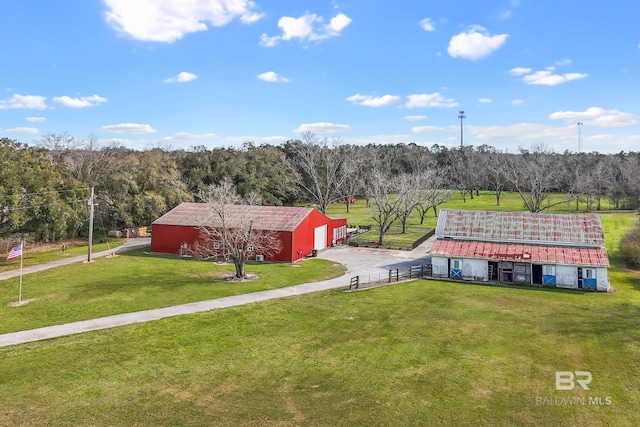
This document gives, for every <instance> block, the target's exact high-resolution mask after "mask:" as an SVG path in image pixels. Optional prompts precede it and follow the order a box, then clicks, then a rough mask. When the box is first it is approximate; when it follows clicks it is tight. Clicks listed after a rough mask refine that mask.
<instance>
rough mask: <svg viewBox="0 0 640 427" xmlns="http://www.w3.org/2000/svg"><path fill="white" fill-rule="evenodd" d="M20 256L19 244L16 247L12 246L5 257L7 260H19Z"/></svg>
mask: <svg viewBox="0 0 640 427" xmlns="http://www.w3.org/2000/svg"><path fill="white" fill-rule="evenodd" d="M21 256H22V244H19V245H18V246H14V247H13V248H11V250H10V251H9V255H7V259H16V258H20V257H21Z"/></svg>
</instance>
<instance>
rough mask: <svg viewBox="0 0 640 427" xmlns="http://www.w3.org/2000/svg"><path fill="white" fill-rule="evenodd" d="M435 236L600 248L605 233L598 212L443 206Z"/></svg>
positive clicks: (440, 237) (439, 237)
mask: <svg viewBox="0 0 640 427" xmlns="http://www.w3.org/2000/svg"><path fill="white" fill-rule="evenodd" d="M440 212H441V214H440V217H439V218H438V225H437V226H436V236H437V238H438V239H453V240H476V241H485V242H508V243H524V244H553V245H560V246H580V247H601V246H602V245H603V244H604V233H603V230H602V223H601V222H600V217H599V216H597V215H559V214H544V213H530V212H498V211H473V210H469V211H467V210H447V209H442V210H441V211H440Z"/></svg>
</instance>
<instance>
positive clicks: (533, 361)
mask: <svg viewBox="0 0 640 427" xmlns="http://www.w3.org/2000/svg"><path fill="white" fill-rule="evenodd" d="M490 197H491V196H481V197H480V198H479V199H476V201H475V202H471V201H469V200H468V201H467V204H466V205H467V206H476V207H474V208H476V209H482V208H490V206H489V205H488V204H489V203H490V202H489V201H490V200H491V199H490ZM483 200H484V202H482V201H483ZM450 203H451V204H452V205H451V206H452V207H453V206H455V203H457V201H455V200H453V201H452V202H450ZM471 203H475V204H471ZM505 204H506V202H505ZM332 208H333V207H332ZM335 208H336V209H343V210H344V206H335ZM352 208H353V207H352ZM331 214H332V215H333V213H332V212H331ZM356 214H358V212H357V211H355V212H354V215H356ZM361 214H362V213H361ZM336 216H339V215H336ZM602 218H603V224H604V227H605V232H606V236H605V237H606V241H607V250H608V252H609V254H610V257H611V261H612V269H611V271H610V278H611V282H612V285H613V287H614V288H615V289H616V292H613V293H609V294H600V293H581V292H575V291H566V290H560V289H538V288H523V287H508V286H485V285H473V284H467V283H454V282H443V281H430V280H419V281H414V282H410V283H404V284H398V285H393V286H386V287H381V288H376V289H373V290H368V291H363V292H351V293H345V292H342V291H340V290H335V291H327V292H319V293H315V294H309V295H305V296H300V297H295V298H288V299H283V300H277V301H269V302H263V303H260V304H252V305H248V306H243V307H236V308H230V309H225V310H217V311H212V312H206V313H199V314H195V315H189V316H182V317H176V318H169V319H164V320H160V321H156V322H151V323H144V324H137V325H131V326H127V327H121V328H117V329H112V330H105V331H99V332H91V333H85V334H82V335H78V336H71V337H65V338H59V339H54V340H49V341H42V342H36V343H30V344H25V345H20V346H14V347H7V348H0V358H2V369H1V370H0V384H1V385H2V386H1V387H0V403H1V405H0V425H33V426H40V425H56V426H78V425H83V426H84V425H92V426H107V425H109V426H110V425H136V426H147V425H148V426H159V425H161V426H201V425H232V426H254V425H271V426H299V425H309V426H324V425H337V426H354V425H371V426H374V425H375V426H398V425H403V426H412V425H415V426H424V425H460V426H465V425H469V426H470V425H473V426H476V425H490V426H502V425H518V426H520V425H531V426H537V425H612V426H613V425H615V426H636V425H640V412H638V410H637V409H638V408H639V407H640V368H638V367H639V366H640V271H630V270H625V269H624V268H623V266H622V265H621V264H620V262H619V260H618V259H617V249H616V247H617V242H618V241H619V239H620V237H621V236H622V234H623V233H624V232H625V231H626V230H629V229H630V228H631V227H633V226H634V224H635V222H636V221H637V218H636V215H635V213H606V214H602ZM350 222H351V221H350ZM434 224H435V223H433V224H431V226H433V225H434ZM114 261H117V262H121V261H122V262H125V261H126V262H127V263H128V264H126V266H127V268H126V269H121V268H118V269H117V270H118V271H119V273H118V274H119V275H120V276H112V278H111V279H109V280H103V281H102V282H97V283H96V285H95V286H94V285H93V284H91V285H88V284H86V283H85V284H84V287H83V286H81V285H80V284H79V283H77V286H78V288H76V290H75V291H74V292H75V293H74V292H71V291H67V292H68V293H69V294H70V295H72V294H73V295H74V298H76V299H77V300H78V301H77V302H74V305H75V306H76V310H80V307H82V305H83V304H89V306H90V305H91V304H94V305H95V304H97V303H98V302H99V301H100V300H109V299H110V298H111V296H112V295H114V297H116V298H115V301H117V302H114V303H112V306H113V307H116V306H117V307H119V306H120V305H124V306H126V305H127V304H128V302H127V301H126V295H127V294H129V293H133V294H134V295H137V296H136V297H135V298H136V299H137V300H138V303H137V304H140V301H141V300H144V299H145V297H144V296H145V295H147V294H149V295H150V298H151V299H152V300H153V299H155V300H156V301H159V300H161V299H162V298H161V297H160V295H164V298H167V299H169V294H172V293H173V291H174V289H173V288H171V285H170V284H171V283H172V281H173V282H175V281H176V279H177V278H180V277H182V276H184V278H183V279H180V280H184V281H185V283H183V284H181V285H179V286H176V288H177V289H175V291H176V292H177V293H179V294H181V295H182V297H184V296H187V295H188V296H189V297H190V298H193V299H194V300H196V299H198V298H204V295H203V294H202V293H201V292H203V293H204V291H203V290H202V288H206V287H207V285H206V284H204V283H202V281H203V279H206V278H207V273H206V272H203V271H201V270H197V269H196V267H194V266H195V265H196V264H197V263H196V262H193V261H184V260H180V259H165V258H161V257H160V258H157V257H148V256H146V255H145V254H144V253H143V252H138V253H133V254H132V255H131V256H129V257H125V256H121V257H117V258H115V259H105V260H103V261H101V262H103V263H104V268H103V269H102V273H101V274H107V273H108V272H109V271H110V270H112V269H113V265H112V264H110V263H111V262H114ZM164 261H166V262H167V263H168V266H167V267H166V269H165V270H162V271H163V273H162V274H156V273H155V270H151V269H147V267H146V265H147V264H148V263H158V265H160V264H162V262H164ZM310 261H320V260H310ZM174 262H175V264H174ZM201 264H205V263H201ZM158 265H156V266H155V268H159V267H158ZM207 265H208V266H209V267H211V264H210V263H208V264H207ZM309 265H312V264H309ZM182 266H184V267H182ZM260 267H263V268H265V270H264V271H262V272H261V273H260V275H261V277H262V276H264V277H265V278H266V277H267V275H268V274H270V273H269V270H270V269H271V268H273V267H277V265H267V264H263V265H261V266H260ZM287 267H290V268H289V269H287V270H286V271H279V272H278V271H275V268H274V271H273V276H269V281H272V280H277V277H282V276H286V277H289V276H290V275H292V274H294V271H296V267H291V266H287ZM325 267H326V266H325ZM69 268H70V269H69V270H66V271H63V272H62V273H60V278H59V279H56V283H57V285H56V286H63V282H64V277H67V276H70V275H72V274H73V268H71V266H70V267H69ZM82 268H83V267H80V266H79V265H76V266H75V269H82ZM182 268H185V269H187V270H185V271H189V270H188V269H192V268H193V269H195V270H194V271H193V272H192V273H189V274H187V273H181V271H182V270H181V269H182ZM56 274H58V273H56ZM82 274H84V275H85V276H86V275H87V273H86V272H84V273H82ZM209 274H213V273H209ZM309 274H310V273H309ZM50 275H51V273H50ZM50 275H49V276H47V278H48V277H51V276H50ZM165 275H167V276H170V277H165ZM25 277H26V276H25ZM43 277H44V276H43ZM114 277H115V278H114ZM187 277H191V279H188V278H187ZM116 278H117V279H116ZM131 278H136V280H131ZM98 279H99V277H98V275H96V280H98ZM301 279H302V278H301ZM118 280H119V281H121V283H120V284H119V285H117V284H115V283H112V282H116V281H118ZM127 280H128V281H127ZM286 280H290V279H286ZM43 281H44V279H43ZM77 281H80V279H77ZM85 282H86V280H85ZM98 283H100V284H98ZM198 283H201V284H200V285H198ZM236 285H237V284H234V285H233V286H236ZM27 286H28V285H27ZM43 286H44V285H43ZM47 286H48V285H47ZM241 286H244V284H242V285H241ZM14 287H15V284H14V285H12V287H11V289H13V288H14ZM100 287H105V290H104V291H102V292H98V293H95V292H96V290H98V289H100ZM0 288H1V289H2V291H1V292H2V294H3V298H4V301H3V307H0V316H2V317H1V318H0V321H1V322H2V327H3V328H4V327H5V326H4V325H5V322H6V323H8V324H11V322H12V319H11V316H12V315H15V313H16V312H17V311H16V308H11V309H10V310H11V311H5V310H9V308H8V307H6V306H5V305H6V302H7V301H9V300H11V299H12V298H13V299H15V297H14V296H13V295H10V296H7V297H6V298H5V294H6V293H7V289H6V287H5V284H4V283H2V282H0ZM156 288H157V289H156ZM55 289H57V288H55V287H52V288H48V289H45V290H43V291H42V295H50V294H52V293H53V292H54V291H55ZM83 293H86V295H83ZM60 294H63V292H60ZM154 295H155V297H154ZM51 299H52V300H55V298H51ZM70 299H71V298H69V299H61V301H60V302H59V305H57V311H53V310H52V311H49V312H48V314H47V315H46V316H47V321H51V322H53V321H54V320H55V319H57V318H59V316H64V315H65V305H66V304H70V303H71V302H72V301H71V300H70ZM41 301H43V300H41ZM168 303H171V301H168V302H167V304H168ZM44 305H46V304H44V303H43V304H41V305H38V304H37V302H36V303H34V304H33V305H31V304H30V305H29V306H26V307H21V308H19V309H20V310H22V309H25V308H31V307H33V311H32V312H31V313H30V316H37V312H38V311H40V310H43V309H44V307H43V306H44ZM130 308H131V306H127V309H130ZM1 313H5V314H1ZM6 313H10V314H6ZM28 321H29V320H27V318H26V316H25V317H23V318H22V319H21V322H28ZM54 323H55V322H54ZM18 326H19V325H18V324H17V322H14V324H13V326H12V328H13V329H15V328H17V327H18ZM9 329H11V328H9ZM556 371H589V372H590V373H591V375H592V378H593V380H592V382H591V383H590V384H589V385H588V386H589V388H590V390H584V389H582V388H581V387H580V386H579V385H577V384H576V388H575V389H574V390H571V391H563V390H560V391H558V390H556V388H555V385H556V377H555V375H556Z"/></svg>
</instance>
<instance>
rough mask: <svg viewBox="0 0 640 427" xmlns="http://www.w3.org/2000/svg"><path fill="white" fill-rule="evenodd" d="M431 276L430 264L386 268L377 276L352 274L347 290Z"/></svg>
mask: <svg viewBox="0 0 640 427" xmlns="http://www.w3.org/2000/svg"><path fill="white" fill-rule="evenodd" d="M431 276H432V268H431V264H422V265H413V266H411V267H408V268H396V269H393V270H388V271H387V273H386V274H378V275H377V276H376V275H374V276H371V275H368V276H363V275H361V276H354V277H352V278H351V282H350V283H349V290H350V291H352V290H355V289H364V288H371V287H374V286H376V285H382V284H385V283H394V282H400V281H402V280H411V279H423V278H425V277H431Z"/></svg>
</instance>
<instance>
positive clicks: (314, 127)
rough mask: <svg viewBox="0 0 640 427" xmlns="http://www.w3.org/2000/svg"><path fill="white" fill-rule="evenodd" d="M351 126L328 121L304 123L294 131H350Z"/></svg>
mask: <svg viewBox="0 0 640 427" xmlns="http://www.w3.org/2000/svg"><path fill="white" fill-rule="evenodd" d="M350 130H351V126H349V125H342V124H337V123H329V122H318V123H305V124H302V125H300V126H299V127H298V128H297V129H295V130H294V132H300V133H302V132H316V133H337V132H346V131H350Z"/></svg>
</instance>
